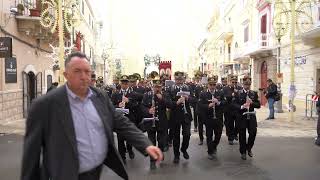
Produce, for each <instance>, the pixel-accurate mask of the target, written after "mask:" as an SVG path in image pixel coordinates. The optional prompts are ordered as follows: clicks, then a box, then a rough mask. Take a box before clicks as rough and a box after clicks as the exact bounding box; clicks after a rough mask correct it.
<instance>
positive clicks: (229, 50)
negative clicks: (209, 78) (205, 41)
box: [228, 44, 231, 61]
mask: <svg viewBox="0 0 320 180" xmlns="http://www.w3.org/2000/svg"><path fill="white" fill-rule="evenodd" d="M228 60H229V61H231V44H228Z"/></svg>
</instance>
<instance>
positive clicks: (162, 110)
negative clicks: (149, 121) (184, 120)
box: [141, 91, 170, 130]
mask: <svg viewBox="0 0 320 180" xmlns="http://www.w3.org/2000/svg"><path fill="white" fill-rule="evenodd" d="M152 97H153V99H154V103H155V104H154V105H155V107H156V113H155V117H158V118H159V121H156V127H157V129H158V130H165V129H166V128H167V123H168V119H167V115H166V108H167V107H168V106H169V105H170V102H169V101H168V100H169V97H168V95H167V94H166V93H162V99H161V100H160V99H158V97H157V96H156V95H154V94H153V92H152V91H149V92H147V93H145V94H144V96H143V100H142V106H141V107H142V108H141V109H142V112H143V116H144V117H146V118H151V117H153V115H152V114H149V109H150V108H151V106H152Z"/></svg>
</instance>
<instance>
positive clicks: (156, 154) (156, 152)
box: [146, 146, 163, 163]
mask: <svg viewBox="0 0 320 180" xmlns="http://www.w3.org/2000/svg"><path fill="white" fill-rule="evenodd" d="M146 152H147V153H148V154H149V156H150V157H151V158H152V159H154V160H156V161H157V162H158V163H160V161H162V160H163V154H162V152H161V150H160V149H159V148H158V147H156V146H148V147H147V149H146Z"/></svg>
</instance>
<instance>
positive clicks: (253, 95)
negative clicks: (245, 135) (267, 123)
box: [233, 89, 260, 128]
mask: <svg viewBox="0 0 320 180" xmlns="http://www.w3.org/2000/svg"><path fill="white" fill-rule="evenodd" d="M247 95H248V96H249V98H250V99H251V100H252V104H251V105H250V108H249V111H250V112H253V111H254V108H260V101H259V99H258V93H257V92H255V91H252V90H249V91H246V90H244V89H243V90H240V91H239V92H238V93H236V95H235V98H234V103H233V107H234V109H236V111H237V115H238V116H237V124H238V127H239V128H246V127H248V125H249V126H250V127H257V118H256V116H255V115H250V119H249V120H248V119H247V115H243V113H244V112H247V111H248V109H241V106H242V105H243V104H245V103H246V100H247ZM247 121H249V122H247Z"/></svg>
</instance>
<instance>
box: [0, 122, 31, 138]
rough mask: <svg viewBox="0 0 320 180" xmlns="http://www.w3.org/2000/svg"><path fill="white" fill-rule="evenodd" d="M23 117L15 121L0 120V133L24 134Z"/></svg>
mask: <svg viewBox="0 0 320 180" xmlns="http://www.w3.org/2000/svg"><path fill="white" fill-rule="evenodd" d="M24 131H25V119H20V120H16V121H10V122H6V121H0V134H19V135H24Z"/></svg>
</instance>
